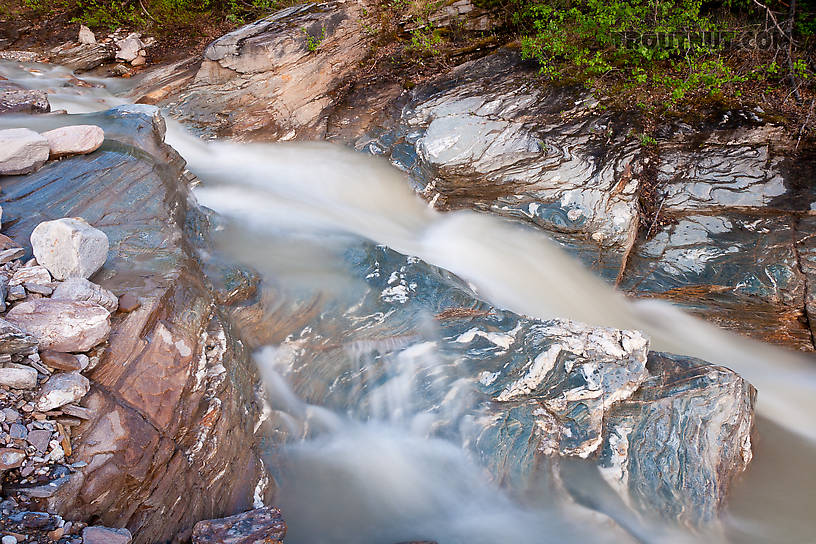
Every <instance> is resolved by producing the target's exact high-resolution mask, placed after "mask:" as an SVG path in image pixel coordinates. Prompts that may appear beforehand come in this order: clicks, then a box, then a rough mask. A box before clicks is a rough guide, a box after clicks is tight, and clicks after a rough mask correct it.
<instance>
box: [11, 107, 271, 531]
mask: <svg viewBox="0 0 816 544" xmlns="http://www.w3.org/2000/svg"><path fill="white" fill-rule="evenodd" d="M53 122H54V124H55V125H59V124H64V125H74V124H92V125H98V126H100V127H103V128H104V130H105V135H106V140H105V143H104V145H103V146H102V147H101V148H100V149H99V150H97V151H96V152H93V153H91V154H89V155H83V156H76V157H70V158H66V159H63V160H61V161H57V162H52V163H49V164H47V165H46V166H45V167H43V168H42V169H40V170H39V171H38V172H36V173H34V174H30V175H28V176H19V177H8V178H2V183H3V194H2V198H1V199H0V200H1V201H2V206H3V209H4V213H5V214H6V217H7V218H8V223H7V224H8V227H7V228H5V229H4V231H5V232H6V233H7V234H8V235H9V236H11V237H12V238H14V239H17V240H27V239H29V237H30V236H31V233H32V231H33V230H34V228H35V227H36V226H37V225H38V224H40V223H41V222H43V221H48V220H55V219H59V218H62V217H80V218H82V219H83V220H85V221H87V222H88V223H90V224H92V225H94V226H95V227H97V228H98V229H100V230H102V231H103V232H104V233H105V234H106V235H107V237H108V239H109V241H110V248H109V250H108V254H107V260H106V262H105V265H104V267H103V268H102V269H101V270H100V271H99V272H97V273H96V274H95V275H94V276H93V278H92V279H93V281H94V282H95V283H99V284H101V285H102V286H103V287H105V288H107V289H108V290H110V291H111V292H112V293H113V294H114V295H116V296H118V295H122V294H124V293H127V294H129V295H130V296H134V297H136V298H137V299H138V301H139V302H140V303H141V305H138V304H137V305H134V306H136V307H135V309H134V307H129V308H128V309H130V310H133V311H132V312H130V313H123V312H120V313H116V314H114V315H113V316H112V318H111V324H110V327H111V329H110V339H109V343H108V344H107V347H106V348H105V349H104V353H103V354H102V357H101V359H100V360H99V362H98V364H97V365H96V366H95V367H92V368H90V369H87V370H85V371H84V374H85V376H87V377H88V378H89V379H90V383H89V386H90V391H89V392H88V393H87V395H85V397H84V399H83V401H82V403H83V406H84V408H85V409H86V411H84V412H83V414H82V416H83V418H86V419H85V420H84V421H82V422H81V425H79V426H78V427H75V428H74V429H73V433H72V444H73V456H72V458H71V459H72V461H73V462H74V463H75V466H76V471H75V472H74V473H73V474H70V475H69V477H68V478H66V479H65V481H61V482H60V484H61V485H60V486H58V488H57V489H56V490H55V491H54V492H53V494H51V496H49V497H46V498H44V499H43V500H44V502H46V503H47V504H45V505H44V506H46V507H47V508H49V509H50V510H52V511H56V512H60V513H62V514H63V515H64V516H65V517H67V518H69V519H97V520H99V521H100V522H102V523H104V524H106V525H110V526H118V527H122V526H126V527H127V528H128V529H130V530H131V531H132V532H133V533H134V534H135V535H136V537H135V540H136V542H145V543H147V542H159V541H169V540H172V539H173V538H175V536H176V535H181V536H180V537H179V538H189V535H190V532H191V531H192V527H193V525H194V523H195V522H197V521H199V520H201V519H207V518H213V517H218V516H223V515H228V514H233V513H235V512H239V511H243V510H246V509H248V508H250V507H251V506H252V503H253V494H254V495H255V498H256V499H264V498H265V497H266V496H267V493H268V492H269V491H270V490H269V489H267V488H265V487H264V486H263V485H258V484H259V481H261V480H262V476H263V475H264V470H263V467H262V465H261V463H260V461H259V459H258V457H257V455H256V453H255V450H254V448H253V446H252V445H253V443H254V441H253V437H254V425H255V423H256V422H257V420H258V418H259V413H260V412H259V407H258V405H257V402H256V398H255V371H254V366H253V365H252V364H251V363H250V362H249V358H248V354H247V353H246V351H245V350H244V348H243V347H242V345H241V344H240V343H239V342H237V341H236V340H235V338H234V336H233V334H232V333H231V331H230V325H229V323H228V321H227V320H226V319H225V318H224V317H223V314H222V308H221V307H219V306H218V305H217V304H216V303H215V302H214V298H213V295H212V290H211V289H212V286H211V285H210V284H209V283H208V280H206V279H205V277H204V274H203V272H202V271H201V268H200V266H199V264H198V262H197V260H196V253H195V251H194V249H193V247H192V245H191V242H190V239H191V238H193V237H195V236H200V235H202V233H199V232H195V231H194V230H191V229H192V227H188V221H189V220H190V218H191V217H195V216H196V215H198V214H199V213H200V211H199V210H198V209H197V208H196V207H195V204H191V202H192V201H191V200H190V193H189V190H188V187H187V185H186V182H185V179H186V178H185V177H184V176H183V175H182V171H183V166H184V164H183V161H182V160H181V159H180V157H179V156H178V155H177V154H176V153H175V152H174V151H173V150H172V149H171V148H169V147H168V146H166V145H165V144H164V143H163V135H164V123H163V120H162V118H161V117H160V115H159V114H158V112H157V110H155V108H152V107H149V106H145V107H140V106H130V107H122V108H119V109H115V110H111V111H109V112H105V113H100V114H89V115H79V116H63V117H55V118H54V119H53ZM51 128H53V127H51ZM189 224H193V223H189ZM21 270H27V269H21ZM12 279H13V278H12ZM21 281H23V280H21ZM72 281H73V282H74V283H77V280H72ZM29 283H30V281H29ZM29 283H27V284H26V285H27V286H28V285H29ZM31 285H34V284H33V283H31ZM63 291H64V292H63V293H62V294H61V296H60V297H59V298H62V299H63V300H59V299H52V300H50V301H49V302H50V303H51V304H57V305H58V304H71V305H72V307H73V306H77V305H79V306H81V305H87V306H89V307H94V308H99V309H100V310H101V308H100V307H99V306H97V303H105V304H106V305H108V306H109V307H115V299H112V297H111V295H110V294H109V293H105V292H103V291H99V290H98V289H96V290H95V289H93V287H91V288H88V286H87V285H84V284H82V285H73V284H72V285H71V286H70V288H69V287H65V288H64V289H63ZM65 299H68V300H70V301H71V302H70V303H69V302H68V301H66V300H65ZM43 300H46V299H43ZM83 300H88V301H89V302H83ZM22 308H23V305H18V306H17V307H16V308H15V309H14V310H15V311H18V312H22ZM18 309H19V310H18ZM22 340H24V339H22ZM22 340H21V341H22ZM52 349H58V346H57V347H54V348H52ZM45 357H48V358H49V360H50V361H52V362H53V363H54V364H57V365H59V364H61V362H60V361H61V359H60V357H59V354H58V353H54V354H50V353H49V354H47V355H45ZM71 375H72V374H70V373H69V374H65V376H71ZM77 376H79V375H78V374H77ZM80 377H81V376H80ZM77 386H78V387H81V386H82V384H78V385H77ZM68 389H69V388H62V389H60V391H62V390H68ZM81 396H82V395H80V397H81ZM46 400H47V399H46ZM43 402H45V400H44V401H43ZM47 408H48V407H47V406H45V407H44V408H43V409H47ZM77 463H78V464H77ZM264 481H265V479H264Z"/></svg>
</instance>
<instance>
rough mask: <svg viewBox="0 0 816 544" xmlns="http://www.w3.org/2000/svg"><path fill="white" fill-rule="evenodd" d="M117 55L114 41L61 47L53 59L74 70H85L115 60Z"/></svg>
mask: <svg viewBox="0 0 816 544" xmlns="http://www.w3.org/2000/svg"><path fill="white" fill-rule="evenodd" d="M115 55H116V46H115V45H113V44H112V43H95V44H79V45H76V46H74V47H69V48H66V49H60V50H59V51H57V53H56V54H55V55H54V57H53V59H52V60H54V61H55V62H58V63H59V64H60V65H62V66H66V67H68V68H70V69H72V70H76V71H85V70H93V69H94V68H96V67H97V66H101V65H102V64H105V63H106V62H111V61H113V59H114V57H115Z"/></svg>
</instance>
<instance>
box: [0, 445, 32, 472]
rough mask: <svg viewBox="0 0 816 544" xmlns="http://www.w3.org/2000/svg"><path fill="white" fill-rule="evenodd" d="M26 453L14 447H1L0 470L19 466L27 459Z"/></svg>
mask: <svg viewBox="0 0 816 544" xmlns="http://www.w3.org/2000/svg"><path fill="white" fill-rule="evenodd" d="M25 458H26V454H25V452H24V451H22V450H18V449H14V448H0V472H2V471H4V470H11V469H13V468H17V467H19V466H21V465H22V464H23V461H25Z"/></svg>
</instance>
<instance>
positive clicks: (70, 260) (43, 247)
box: [31, 217, 109, 280]
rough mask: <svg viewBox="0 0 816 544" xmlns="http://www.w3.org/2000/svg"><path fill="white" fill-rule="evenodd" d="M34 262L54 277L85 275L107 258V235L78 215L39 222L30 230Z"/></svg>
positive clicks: (94, 271)
mask: <svg viewBox="0 0 816 544" xmlns="http://www.w3.org/2000/svg"><path fill="white" fill-rule="evenodd" d="M31 246H32V249H33V251H34V256H35V257H36V258H37V262H38V263H40V264H41V265H42V266H44V267H45V268H47V269H48V271H49V272H51V274H52V275H53V276H54V278H56V279H58V280H64V279H66V278H89V277H91V276H92V275H94V274H95V273H96V271H97V270H99V269H100V268H102V265H104V264H105V261H106V260H107V258H108V247H109V246H108V237H107V236H106V235H105V233H104V232H102V231H101V230H99V229H95V228H93V227H92V226H91V225H89V224H88V223H87V222H86V221H85V220H84V219H82V218H81V217H66V218H63V219H57V220H55V221H43V222H42V223H40V224H39V225H37V228H35V229H34V232H32V233H31Z"/></svg>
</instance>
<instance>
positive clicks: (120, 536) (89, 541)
mask: <svg viewBox="0 0 816 544" xmlns="http://www.w3.org/2000/svg"><path fill="white" fill-rule="evenodd" d="M132 540H133V536H132V535H131V534H130V531H128V530H127V529H111V528H110V527H102V526H100V525H93V526H91V527H85V528H84V529H83V530H82V543H83V544H130V542H131V541H132Z"/></svg>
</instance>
